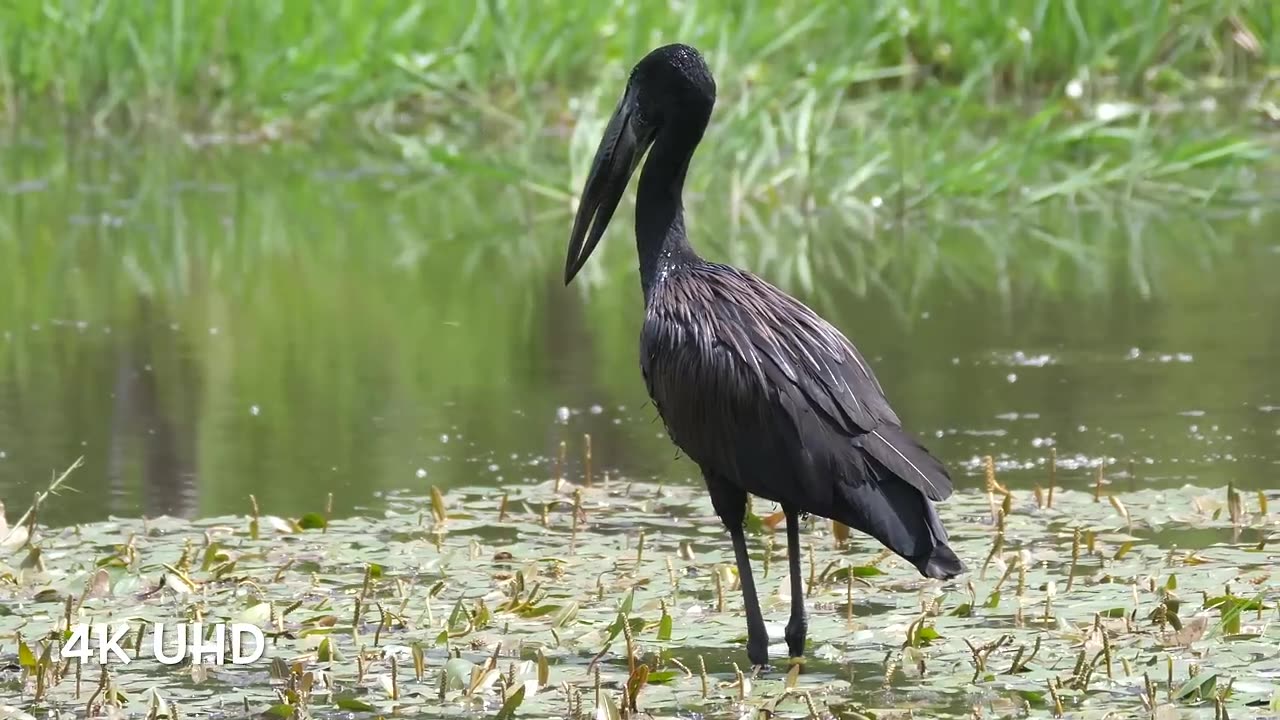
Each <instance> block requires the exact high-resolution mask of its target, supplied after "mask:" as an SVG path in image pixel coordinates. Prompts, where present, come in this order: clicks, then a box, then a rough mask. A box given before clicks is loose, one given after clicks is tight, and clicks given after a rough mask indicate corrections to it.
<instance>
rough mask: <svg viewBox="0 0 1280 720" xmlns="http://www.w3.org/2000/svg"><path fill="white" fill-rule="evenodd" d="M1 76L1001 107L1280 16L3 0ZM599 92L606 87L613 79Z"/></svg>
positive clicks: (198, 87) (1248, 7) (1170, 83)
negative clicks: (699, 86) (694, 73)
mask: <svg viewBox="0 0 1280 720" xmlns="http://www.w3.org/2000/svg"><path fill="white" fill-rule="evenodd" d="M5 5H6V8H7V9H4V10H0V47H3V48H4V51H3V58H2V59H0V89H2V90H3V94H2V95H3V103H4V107H5V109H6V111H7V113H8V115H9V116H10V119H11V120H12V119H15V118H17V117H19V116H21V115H23V114H25V113H27V112H35V111H37V110H40V111H53V112H56V113H58V114H59V115H61V117H62V118H63V119H66V120H72V119H80V120H84V119H91V120H97V121H113V122H119V123H140V122H142V123H150V124H158V125H168V126H178V127H205V128H210V127H212V128H218V129H227V128H233V127H240V128H252V127H261V126H262V125H263V124H264V123H272V122H279V123H283V124H285V125H298V124H304V125H305V124H307V123H309V122H311V121H314V120H316V119H319V118H331V117H334V116H338V117H352V116H359V117H360V118H362V119H363V120H364V121H366V122H370V123H384V122H387V121H389V120H393V119H397V118H399V119H405V118H404V117H402V116H405V115H407V116H408V117H409V118H418V119H421V118H434V119H438V120H444V121H448V119H450V118H455V119H456V118H457V116H458V115H463V116H467V115H472V114H474V116H473V117H471V118H470V119H469V121H472V122H474V121H476V119H477V118H479V117H484V118H488V119H489V120H493V121H495V122H499V123H502V122H505V121H510V120H520V121H522V122H528V121H530V120H532V119H534V118H536V119H538V120H539V121H541V122H540V123H539V124H543V125H547V124H550V122H549V121H552V120H554V116H555V115H557V114H560V113H564V112H565V111H566V110H567V111H569V112H572V106H571V105H570V104H569V99H570V98H571V97H572V96H574V95H576V94H577V93H580V92H582V91H584V90H587V91H590V90H592V89H594V88H596V87H598V85H599V84H600V83H601V82H602V78H605V77H610V76H611V73H614V72H616V71H619V70H621V69H622V68H623V67H624V66H627V65H629V64H630V63H631V62H633V61H634V60H635V59H636V58H637V57H638V56H639V55H641V54H642V53H643V52H645V51H646V50H647V49H648V48H649V47H651V46H653V45H655V44H658V43H662V42H670V41H673V40H677V39H679V40H682V41H686V42H690V43H693V44H696V45H698V46H700V47H703V48H704V49H706V50H707V51H708V52H709V54H710V55H711V56H712V58H711V60H712V63H713V65H714V67H715V69H716V70H717V71H719V73H720V74H721V77H722V82H721V88H722V92H723V94H724V95H725V96H727V97H728V98H730V101H731V102H732V101H733V99H736V98H738V97H739V96H741V95H744V94H750V95H752V96H754V97H755V98H756V99H757V100H758V101H760V100H767V99H768V98H770V97H772V96H777V95H778V94H780V93H785V91H786V88H788V87H789V86H791V85H794V84H796V83H801V84H803V85H805V86H806V87H809V88H812V89H813V90H815V91H816V92H818V93H819V94H820V95H821V96H822V97H823V98H828V99H829V98H830V97H832V96H835V95H841V94H843V95H860V94H865V93H867V92H871V91H876V90H890V89H901V88H908V89H918V88H922V87H928V86H948V87H953V88H957V89H961V90H963V91H964V92H965V93H967V94H969V95H971V96H973V97H974V98H977V99H985V100H1002V101H1003V100H1009V101H1014V102H1023V101H1031V100H1033V99H1038V98H1042V97H1045V96H1049V95H1053V94H1056V93H1060V92H1061V91H1062V90H1063V89H1064V88H1065V87H1066V86H1067V85H1068V84H1069V83H1071V82H1072V81H1073V80H1075V81H1079V82H1081V83H1082V85H1081V89H1082V90H1083V91H1084V93H1085V94H1086V95H1087V96H1115V97H1121V98H1127V99H1153V98H1167V97H1171V96H1182V95H1184V94H1187V93H1190V94H1192V95H1199V94H1201V93H1202V92H1203V90H1204V89H1205V88H1206V87H1219V86H1224V85H1230V86H1237V87H1240V86H1248V85H1255V86H1256V84H1258V83H1260V82H1262V81H1263V79H1264V78H1265V77H1266V76H1267V74H1268V73H1269V72H1274V71H1275V69H1276V68H1277V66H1280V42H1277V41H1278V40H1280V15H1278V14H1277V10H1276V6H1275V4H1274V3H1271V2H1249V1H1248V0H1193V1H1191V2H1182V3H1168V2H1165V1H1164V0H1117V1H1116V2H1109V3H1092V2H1083V1H1080V0H1067V1H1062V0H982V1H977V0H974V1H970V2H961V3H948V2H942V1H941V0H888V1H886V2H877V3H842V2H834V1H833V2H823V3H819V4H816V5H815V4H812V3H806V2H800V1H799V0H788V1H787V2H781V3H759V2H749V3H735V2H723V1H718V0H717V1H713V2H704V3H699V4H697V5H695V4H693V3H687V4H681V3H677V4H674V5H673V4H671V3H639V4H631V3H612V4H603V3H602V4H599V5H597V6H591V7H586V6H582V5H581V4H580V3H572V2H567V1H564V0H562V1H560V2H555V3H551V4H540V5H538V7H536V8H535V7H533V6H531V5H528V4H525V3H519V2H506V1H503V0H493V1H491V2H484V3H474V4H470V3H439V4H429V3H425V2H403V1H402V0H372V1H371V2H363V1H357V0H343V1H335V2H331V3H324V4H314V3H304V2H297V1H296V0H263V1H262V2H233V1H232V0H163V1H160V2H154V3H135V2H129V1H128V0H92V1H87V2H64V1H62V0H14V1H13V2H9V3H6V4H5ZM612 91H613V89H612V88H610V89H609V92H612Z"/></svg>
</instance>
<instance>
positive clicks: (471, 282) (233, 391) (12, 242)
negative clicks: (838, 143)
mask: <svg viewBox="0 0 1280 720" xmlns="http://www.w3.org/2000/svg"><path fill="white" fill-rule="evenodd" d="M0 167H2V170H0V173H2V174H0V204H2V205H3V208H4V210H3V212H0V499H2V500H3V501H4V503H5V505H6V506H7V508H8V515H9V516H10V518H11V519H12V518H13V517H14V516H16V515H17V514H18V513H20V512H21V510H22V509H24V508H25V507H26V506H27V505H28V504H29V502H30V499H31V497H32V496H33V494H34V493H36V492H37V491H39V490H41V489H43V488H44V487H45V486H46V485H47V484H48V482H49V480H50V477H51V474H52V473H55V472H57V471H59V470H60V469H62V468H64V467H66V466H67V465H69V464H70V463H71V462H73V461H74V460H75V459H76V458H77V457H79V456H83V457H84V466H83V467H82V468H81V469H79V470H78V471H76V473H75V474H74V475H73V476H72V478H71V479H70V481H69V484H70V485H72V486H73V487H74V488H75V490H76V491H75V492H73V493H67V494H64V495H61V496H59V497H58V498H56V499H54V500H53V501H51V503H50V504H49V506H48V507H47V509H46V511H45V513H44V515H43V519H44V520H45V521H47V522H51V523H56V524H61V523H73V522H86V521H91V520H95V519H100V518H103V517H106V516H108V515H130V516H133V515H139V514H145V515H151V516H153V515H158V514H163V513H168V514H175V515H182V516H197V515H201V516H205V515H215V514H221V513H229V512H243V511H246V510H247V509H248V502H249V501H248V496H249V495H250V494H254V495H255V496H256V498H257V500H258V502H259V504H260V505H261V506H262V507H263V508H264V512H272V513H277V514H281V515H291V514H292V515H296V514H299V513H302V512H307V511H311V510H317V509H320V508H322V506H323V505H324V503H325V497H326V494H327V493H332V494H333V496H334V506H335V513H337V514H343V513H348V512H351V511H353V510H355V509H358V508H369V507H375V508H376V507H378V506H380V503H381V502H382V501H381V500H380V496H381V494H382V493H384V492H386V491H390V490H393V489H395V490H413V491H421V490H423V489H425V488H426V487H427V486H429V485H438V486H441V487H450V486H454V485H463V484H465V485H472V484H476V483H481V484H492V485H495V486H497V485H501V484H504V483H513V482H521V481H526V480H543V479H546V478H548V477H550V476H551V475H552V474H553V473H554V472H555V466H556V464H557V461H556V456H557V448H558V447H559V444H560V442H561V441H566V442H567V446H568V448H569V467H568V469H567V470H566V472H568V473H570V474H576V473H580V472H581V468H580V465H581V463H580V461H579V458H580V455H581V452H582V446H583V435H584V434H588V433H589V434H590V436H591V439H592V440H591V442H592V449H593V468H594V472H596V473H600V472H604V471H608V472H610V473H612V474H614V475H616V476H620V477H633V478H657V479H660V480H662V481H663V482H672V483H675V482H689V481H694V480H696V478H697V475H696V468H695V467H694V466H693V465H692V464H691V463H690V462H689V461H688V460H687V459H684V458H681V457H678V455H677V453H676V451H675V449H674V447H673V446H672V445H671V444H670V443H669V442H668V441H667V440H666V438H665V436H664V434H663V432H662V426H661V423H660V422H658V420H657V417H656V414H655V412H654V410H653V409H652V407H650V406H649V405H648V402H647V397H646V395H645V390H644V386H643V383H642V381H641V377H640V373H639V368H638V364H637V334H638V330H639V321H640V313H641V298H640V293H639V287H638V282H637V279H636V276H635V271H634V269H633V268H634V257H633V252H634V251H633V250H632V247H631V240H630V237H629V231H630V222H631V209H630V205H626V206H624V207H623V209H621V210H620V213H619V218H620V220H619V222H618V223H617V225H618V227H617V228H616V229H614V230H612V231H611V233H610V234H609V237H608V238H606V242H605V248H604V251H603V253H602V254H601V255H600V256H599V257H598V258H594V259H593V260H594V261H596V262H597V263H598V264H600V265H601V266H602V267H601V268H599V269H594V270H593V273H594V274H592V275H590V278H591V279H593V280H595V281H596V282H594V283H588V284H587V286H586V287H579V286H577V285H575V286H574V287H571V288H568V289H566V288H564V287H563V286H562V283H561V280H560V273H561V267H562V264H561V263H562V253H563V250H564V244H565V240H566V235H567V230H568V225H569V221H570V217H569V214H568V213H569V206H568V205H567V204H563V203H557V202H555V201H553V200H548V199H547V198H545V197H543V198H538V197H531V196H529V194H527V193H522V192H521V191H519V190H518V189H515V188H513V187H511V186H510V184H509V183H506V182H505V181H503V180H501V179H481V180H476V181H474V182H472V183H470V184H466V183H462V182H461V181H460V180H459V179H457V178H453V179H450V178H447V177H440V176H429V175H427V174H425V173H423V172H421V171H419V170H416V169H414V168H413V167H410V166H406V165H402V164H399V163H395V162H389V161H387V160H385V159H377V158H374V159H370V157H368V156H364V155H361V154H360V153H358V152H356V151H333V152H319V151H307V152H303V151H299V150H288V149H274V150H272V149H268V150H262V149H230V150H218V149H202V150H190V149H174V148H170V147H165V148H152V147H146V146H143V147H126V146H109V145H105V144H93V143H89V144H84V145H78V144H74V143H73V144H67V143H62V142H49V143H33V142H23V143H18V144H15V145H11V146H9V147H7V148H6V149H5V150H4V160H3V162H2V164H0ZM690 205H691V212H692V213H693V215H692V217H691V228H692V232H693V234H694V237H695V243H696V244H698V245H699V247H701V248H702V249H704V250H705V252H706V254H707V255H708V256H711V257H716V258H724V257H733V258H735V259H737V258H739V257H746V258H748V259H749V262H748V263H747V264H749V266H750V267H751V268H752V269H755V270H758V271H759V272H760V273H761V274H763V275H765V276H766V277H769V278H771V279H772V278H776V279H777V281H778V282H779V284H781V285H783V286H784V287H785V288H786V289H788V290H792V291H794V292H796V293H797V294H798V295H800V296H801V297H802V298H804V299H806V300H807V301H810V302H812V303H813V304H814V305H815V307H817V308H818V309H819V310H820V311H821V312H822V313H823V314H824V315H826V316H827V317H828V318H829V319H831V320H832V321H833V322H835V323H836V324H837V325H838V326H839V327H840V328H841V329H843V330H844V331H846V333H847V334H848V335H849V336H850V338H852V339H853V340H854V342H855V343H856V344H858V345H859V347H860V348H861V349H862V350H863V352H864V354H866V355H867V356H868V357H869V358H870V360H871V362H872V363H873V365H874V368H875V370H876V372H877V373H878V375H879V376H880V379H881V381H882V383H883V384H884V386H885V388H886V390H887V392H888V394H889V397H890V400H891V401H892V402H893V404H894V406H895V408H896V409H897V410H898V413H899V415H900V416H901V417H902V418H903V419H904V421H905V422H906V423H907V424H908V425H909V426H910V427H911V428H913V429H915V430H916V431H918V432H919V433H920V434H922V435H924V436H925V437H926V438H927V439H928V440H929V445H930V447H931V448H932V449H934V450H936V452H937V453H938V454H939V455H940V456H941V457H942V458H944V460H945V461H947V462H948V463H949V464H951V465H952V466H954V467H955V469H956V474H957V476H958V480H957V484H958V485H959V486H961V487H977V486H979V485H980V484H981V482H982V471H981V467H980V462H979V458H981V457H982V456H984V455H987V454H991V455H994V456H995V457H996V458H997V460H998V462H999V463H1000V468H1001V471H1002V479H1003V480H1004V481H1005V482H1007V483H1010V484H1012V485H1014V486H1030V485H1031V484H1033V483H1037V482H1039V483H1043V482H1045V477H1046V472H1047V471H1046V469H1045V460H1046V457H1047V454H1048V452H1049V448H1050V447H1052V448H1054V449H1055V451H1056V453H1057V455H1058V458H1059V465H1060V467H1059V472H1058V480H1059V483H1060V484H1063V485H1069V486H1076V487H1082V486H1085V485H1087V484H1090V483H1092V482H1093V481H1094V478H1095V477H1096V474H1097V469H1096V468H1097V466H1098V464H1099V463H1103V462H1105V463H1107V464H1108V466H1107V468H1106V470H1105V473H1106V476H1107V478H1108V479H1109V481H1111V482H1115V483H1124V484H1125V485H1126V486H1129V485H1133V486H1165V487H1169V486H1180V485H1183V484H1187V483H1192V484H1197V485H1203V486H1211V487H1216V486H1222V485H1225V484H1227V483H1229V482H1231V483H1235V484H1236V485H1237V486H1239V487H1242V488H1267V487H1275V485H1276V480H1277V476H1278V475H1280V376H1278V374H1277V373H1276V372H1275V369H1276V368H1277V367H1280V287H1277V284H1276V283H1275V282H1274V278H1276V277H1277V276H1280V244H1277V241H1275V240H1274V239H1270V240H1269V239H1268V238H1276V237H1280V220H1278V218H1280V215H1277V214H1275V213H1274V212H1271V211H1268V210H1266V209H1264V208H1260V209H1256V210H1254V211H1251V212H1242V213H1236V214H1225V213H1224V214H1223V217H1222V218H1220V219H1219V218H1217V217H1215V216H1212V215H1211V214H1209V213H1202V212H1200V211H1197V210H1195V209H1188V208H1170V209H1167V210H1159V211H1151V210H1150V209H1147V210H1144V211H1143V212H1145V213H1146V219H1145V220H1144V228H1145V229H1144V230H1142V231H1141V232H1136V231H1135V230H1134V225H1133V223H1112V224H1099V225H1098V230H1097V232H1098V233H1125V234H1124V235H1123V236H1120V235H1117V237H1116V238H1115V242H1113V243H1110V246H1114V247H1115V248H1116V250H1115V251H1114V253H1112V254H1110V255H1108V256H1106V257H1099V258H1093V259H1089V260H1085V261H1079V260H1073V259H1071V258H1070V257H1068V254H1065V253H1064V254H1062V257H1061V258H1060V259H1059V260H1058V261H1059V262H1060V265H1061V268H1060V269H1056V270H1054V272H1053V273H1052V274H1051V277H1052V278H1053V282H1046V281H1045V280H1044V279H1043V278H1044V277H1045V276H1044V275H1043V274H1038V275H1036V276H1035V277H1031V276H1030V275H1026V276H1020V275H1019V272H1018V270H1019V268H1020V267H1026V266H1027V264H1028V263H1029V261H1030V260H1031V259H1034V261H1035V262H1036V263H1037V266H1038V267H1042V266H1043V265H1044V264H1045V263H1046V262H1049V263H1051V262H1054V261H1055V259H1054V257H1053V253H1054V252H1055V251H1054V250H1053V249H1052V247H1051V246H1050V245H1048V244H1044V243H1042V242H1040V241H1038V240H1037V239H1035V238H1034V237H1032V236H1030V235H1028V236H1027V237H1026V238H1023V237H1021V236H1016V237H1015V239H1014V240H1013V243H1012V248H1011V252H1012V259H1011V260H1010V261H1009V262H1008V263H1005V264H1003V265H999V264H997V263H991V262H988V261H986V260H985V259H984V256H983V255H982V254H981V253H980V252H979V250H977V249H973V250H972V252H971V251H970V248H977V247H978V245H980V244H981V243H980V242H978V241H980V240H981V239H980V238H975V237H974V235H973V233H971V232H963V231H961V230H959V229H957V230H956V231H955V233H954V236H953V235H950V234H948V232H949V231H946V230H944V231H942V238H943V239H942V241H941V243H943V244H946V245H948V247H949V248H950V250H951V251H952V252H951V257H952V258H953V259H954V257H956V256H962V257H967V258H969V261H968V262H967V264H966V265H965V267H963V268H961V269H960V270H963V272H961V271H960V270H957V271H956V272H954V273H949V272H948V271H949V268H948V267H945V266H944V267H940V268H935V272H933V273H932V274H931V275H930V276H929V277H928V279H927V280H926V281H924V282H911V283H904V282H902V281H901V278H902V277H910V276H912V273H914V272H915V267H916V265H918V261H919V257H918V256H917V255H918V253H917V254H913V253H912V250H911V248H910V245H911V239H912V234H913V233H914V232H918V231H920V228H918V227H912V226H911V225H910V224H909V225H908V226H907V227H906V228H905V230H903V231H902V232H900V233H899V235H898V239H897V240H893V241H894V242H902V243H904V247H906V249H905V250H903V251H902V261H901V263H895V266H894V267H890V268H888V269H887V270H885V271H884V272H885V273H886V275H885V277H884V278H882V279H883V280H884V281H883V282H879V283H872V284H870V286H869V290H868V291H867V292H866V293H858V292H855V291H854V288H853V285H854V284H853V283H851V282H849V281H848V280H847V278H848V275H849V268H824V267H817V268H815V270H814V280H813V287H814V288H815V292H812V293H806V292H804V289H803V288H802V287H800V286H799V285H798V284H796V283H794V282H792V281H791V280H790V276H789V275H788V274H787V273H784V272H781V271H780V270H779V268H781V267H783V266H785V264H786V255H787V253H788V252H799V251H798V250H796V249H795V248H791V247H789V245H788V242H787V238H785V237H784V238H778V243H777V246H776V247H770V248H763V249H762V248H754V247H753V248H745V249H744V248H743V247H740V246H738V245H735V244H733V243H726V241H725V240H724V238H723V237H722V236H723V233H718V232H717V230H718V229H719V228H721V227H724V222H723V221H722V219H721V218H719V217H717V215H716V211H715V210H716V209H715V208H712V207H710V203H709V202H708V203H704V204H702V205H699V203H698V202H697V200H696V199H695V200H693V201H691V203H690ZM1188 215H1190V216H1194V218H1195V221H1194V222H1188V221H1186V220H1185V219H1184V218H1186V217H1187V216H1188ZM999 219H1000V218H999V217H998V216H997V217H995V218H989V220H995V221H997V222H998V221H999ZM931 231H934V232H936V231H937V228H931ZM809 242H810V243H815V242H821V243H842V242H849V240H848V238H846V237H844V236H842V235H841V234H840V233H839V232H838V231H834V230H833V231H830V232H827V233H824V234H821V235H819V236H818V238H817V239H814V240H810V241H809ZM886 242H889V241H888V240H886ZM1103 245H1107V244H1106V243H1103ZM778 248H781V250H779V249H778ZM779 253H780V257H781V259H779ZM966 253H967V254H966ZM1020 259H1021V260H1020ZM1037 272H1039V271H1037ZM975 277H976V281H975Z"/></svg>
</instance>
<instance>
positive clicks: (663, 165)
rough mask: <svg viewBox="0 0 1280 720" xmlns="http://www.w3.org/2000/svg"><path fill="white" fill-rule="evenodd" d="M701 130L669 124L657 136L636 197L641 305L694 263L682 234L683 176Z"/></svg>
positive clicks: (695, 258) (703, 124)
mask: <svg viewBox="0 0 1280 720" xmlns="http://www.w3.org/2000/svg"><path fill="white" fill-rule="evenodd" d="M705 127H706V122H705V120H704V121H703V122H701V123H688V124H686V123H681V122H676V123H670V124H668V125H667V126H666V127H665V128H663V129H662V130H660V131H659V132H658V136H657V137H656V138H655V139H654V142H653V147H652V148H650V150H649V158H648V159H647V160H646V161H645V164H644V170H642V171H641V172H640V187H639V190H638V191H637V195H636V252H637V254H638V255H639V257H640V285H641V287H642V288H643V289H644V296H645V300H646V301H647V300H648V299H649V297H650V293H651V291H652V290H653V288H654V287H655V286H656V285H657V284H658V283H660V282H662V280H663V279H664V278H665V277H666V276H667V273H668V272H670V271H671V270H673V269H675V268H678V267H681V266H684V265H688V264H690V263H693V262H697V261H698V259H699V258H698V256H697V254H696V253H695V252H694V251H693V247H692V246H690V245H689V236H688V235H687V234H686V233H685V228H684V204H683V202H682V195H683V192H684V178H685V173H686V172H687V171H688V169H689V159H690V158H691V157H692V156H693V151H694V148H696V147H697V145H698V141H699V140H701V139H702V131H703V129H704V128H705Z"/></svg>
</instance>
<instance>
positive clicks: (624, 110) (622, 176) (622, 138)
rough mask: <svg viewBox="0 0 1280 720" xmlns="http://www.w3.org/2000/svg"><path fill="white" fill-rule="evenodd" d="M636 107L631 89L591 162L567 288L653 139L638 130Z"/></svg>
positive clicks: (567, 272)
mask: <svg viewBox="0 0 1280 720" xmlns="http://www.w3.org/2000/svg"><path fill="white" fill-rule="evenodd" d="M632 107H634V103H633V98H632V90H631V88H630V87H628V88H627V91H626V93H624V94H623V96H622V100H621V101H619V102H618V107H617V109H616V110H614V111H613V117H611V118H609V126H608V127H607V128H605V131H604V137H603V138H601V139H600V147H598V148H596V157H595V159H594V160H592V161H591V173H590V174H589V175H587V183H586V185H585V186H584V187H583V188H582V198H581V200H580V202H579V205H578V215H577V217H575V218H574V220H573V232H572V233H570V235H569V254H568V256H567V257H565V261H564V284H565V285H568V284H569V282H570V281H572V280H573V277H574V276H575V275H577V274H578V271H579V270H581V269H582V266H583V265H585V264H586V262H587V258H589V257H591V252H592V251H593V250H595V249H596V245H597V244H598V243H599V242H600V237H601V236H603V235H604V231H605V228H606V227H608V225H609V219H610V218H612V217H613V211H614V210H616V209H617V207H618V202H619V201H621V200H622V193H623V192H625V191H626V189H627V181H628V180H630V179H631V174H632V173H633V172H635V169H636V166H637V165H639V164H640V158H641V157H643V156H644V152H645V150H647V149H648V147H649V143H650V142H652V140H653V133H652V132H647V131H644V130H638V129H637V123H636V122H635V119H634V118H633V117H632ZM588 230H590V232H588Z"/></svg>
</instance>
